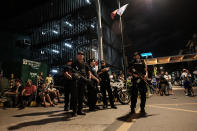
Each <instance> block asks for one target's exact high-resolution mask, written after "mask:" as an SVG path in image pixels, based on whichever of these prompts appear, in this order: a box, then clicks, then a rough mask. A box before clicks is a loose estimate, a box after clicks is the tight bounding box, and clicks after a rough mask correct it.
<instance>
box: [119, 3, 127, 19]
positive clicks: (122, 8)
mask: <svg viewBox="0 0 197 131" xmlns="http://www.w3.org/2000/svg"><path fill="white" fill-rule="evenodd" d="M127 6H128V4H126V5H124V6H122V7H121V8H120V9H118V11H117V14H118V15H120V16H121V15H122V14H123V13H124V11H125V9H126V8H127Z"/></svg>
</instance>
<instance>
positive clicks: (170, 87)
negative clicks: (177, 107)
mask: <svg viewBox="0 0 197 131" xmlns="http://www.w3.org/2000/svg"><path fill="white" fill-rule="evenodd" d="M164 78H165V79H166V80H167V81H168V86H167V92H168V95H169V94H170V93H169V90H171V92H172V95H174V92H173V89H172V83H171V80H172V77H171V75H169V74H168V72H166V73H165V75H164Z"/></svg>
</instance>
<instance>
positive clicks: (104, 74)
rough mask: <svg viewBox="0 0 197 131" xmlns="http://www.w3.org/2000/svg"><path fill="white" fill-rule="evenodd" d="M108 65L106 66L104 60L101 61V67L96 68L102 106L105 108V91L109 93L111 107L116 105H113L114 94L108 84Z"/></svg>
mask: <svg viewBox="0 0 197 131" xmlns="http://www.w3.org/2000/svg"><path fill="white" fill-rule="evenodd" d="M108 71H109V67H107V66H106V63H105V61H104V60H102V61H101V68H100V69H99V70H98V75H99V77H100V79H101V80H100V86H101V92H102V95H103V108H104V109H105V108H107V106H108V104H107V98H106V91H107V93H108V95H109V100H110V105H111V108H114V109H117V107H116V106H115V105H114V96H113V94H112V90H111V86H110V78H109V74H108Z"/></svg>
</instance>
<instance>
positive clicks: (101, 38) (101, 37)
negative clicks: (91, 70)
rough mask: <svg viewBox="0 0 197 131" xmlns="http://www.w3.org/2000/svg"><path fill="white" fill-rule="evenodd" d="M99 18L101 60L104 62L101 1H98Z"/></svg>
mask: <svg viewBox="0 0 197 131" xmlns="http://www.w3.org/2000/svg"><path fill="white" fill-rule="evenodd" d="M96 8H97V17H98V41H99V59H100V60H103V35H102V24H101V8H100V0H96Z"/></svg>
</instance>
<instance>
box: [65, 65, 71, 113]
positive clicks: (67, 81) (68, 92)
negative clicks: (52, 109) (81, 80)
mask: <svg viewBox="0 0 197 131" xmlns="http://www.w3.org/2000/svg"><path fill="white" fill-rule="evenodd" d="M71 68H72V67H71V66H68V65H67V66H65V67H64V73H65V72H68V73H70V72H72V71H71ZM72 87H73V80H72V79H69V78H67V77H66V76H64V110H66V111H68V110H69V105H70V108H72V105H71V103H70V98H71V90H72Z"/></svg>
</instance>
